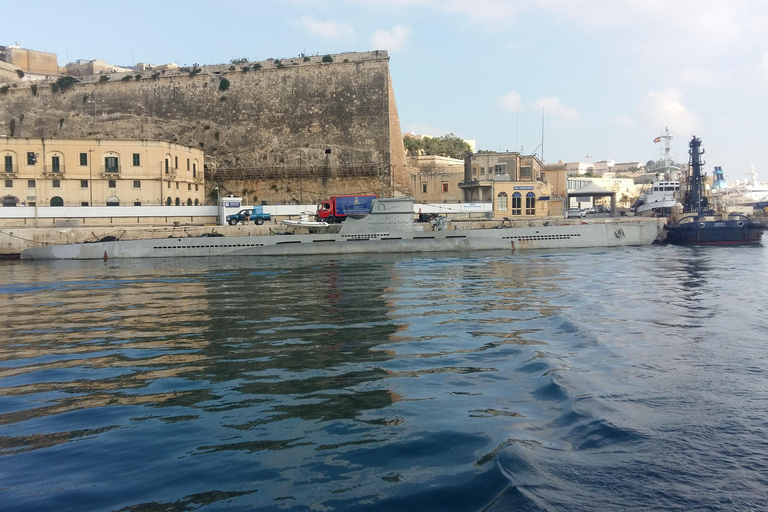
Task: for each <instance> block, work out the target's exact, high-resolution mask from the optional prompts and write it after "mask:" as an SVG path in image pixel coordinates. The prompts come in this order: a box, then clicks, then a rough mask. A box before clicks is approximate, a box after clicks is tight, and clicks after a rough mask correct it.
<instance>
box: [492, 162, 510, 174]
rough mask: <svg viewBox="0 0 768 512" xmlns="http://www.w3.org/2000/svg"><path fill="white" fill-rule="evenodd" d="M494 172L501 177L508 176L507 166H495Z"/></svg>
mask: <svg viewBox="0 0 768 512" xmlns="http://www.w3.org/2000/svg"><path fill="white" fill-rule="evenodd" d="M494 171H495V172H496V175H497V176H501V175H502V174H507V164H499V165H496V166H494Z"/></svg>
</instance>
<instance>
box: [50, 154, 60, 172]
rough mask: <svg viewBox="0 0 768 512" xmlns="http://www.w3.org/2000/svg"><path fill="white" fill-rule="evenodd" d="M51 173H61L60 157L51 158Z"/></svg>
mask: <svg viewBox="0 0 768 512" xmlns="http://www.w3.org/2000/svg"><path fill="white" fill-rule="evenodd" d="M51 171H52V172H61V162H60V161H59V157H58V156H52V157H51Z"/></svg>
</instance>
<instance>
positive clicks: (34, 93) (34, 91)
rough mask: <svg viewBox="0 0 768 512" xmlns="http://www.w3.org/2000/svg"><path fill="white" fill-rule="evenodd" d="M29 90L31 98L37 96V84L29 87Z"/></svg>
mask: <svg viewBox="0 0 768 512" xmlns="http://www.w3.org/2000/svg"><path fill="white" fill-rule="evenodd" d="M29 89H30V90H31V91H32V96H37V84H32V85H30V86H29Z"/></svg>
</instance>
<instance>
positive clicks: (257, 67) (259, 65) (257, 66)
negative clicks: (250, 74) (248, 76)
mask: <svg viewBox="0 0 768 512" xmlns="http://www.w3.org/2000/svg"><path fill="white" fill-rule="evenodd" d="M259 69H261V64H254V65H253V70H254V71H258V70H259Z"/></svg>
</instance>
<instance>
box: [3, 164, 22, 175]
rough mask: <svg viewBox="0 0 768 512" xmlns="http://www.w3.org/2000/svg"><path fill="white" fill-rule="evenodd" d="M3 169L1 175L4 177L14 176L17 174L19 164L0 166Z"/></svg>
mask: <svg viewBox="0 0 768 512" xmlns="http://www.w3.org/2000/svg"><path fill="white" fill-rule="evenodd" d="M1 169H2V170H3V175H4V176H5V177H6V178H10V177H15V176H16V175H18V174H19V166H18V165H6V166H4V167H2V168H1Z"/></svg>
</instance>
